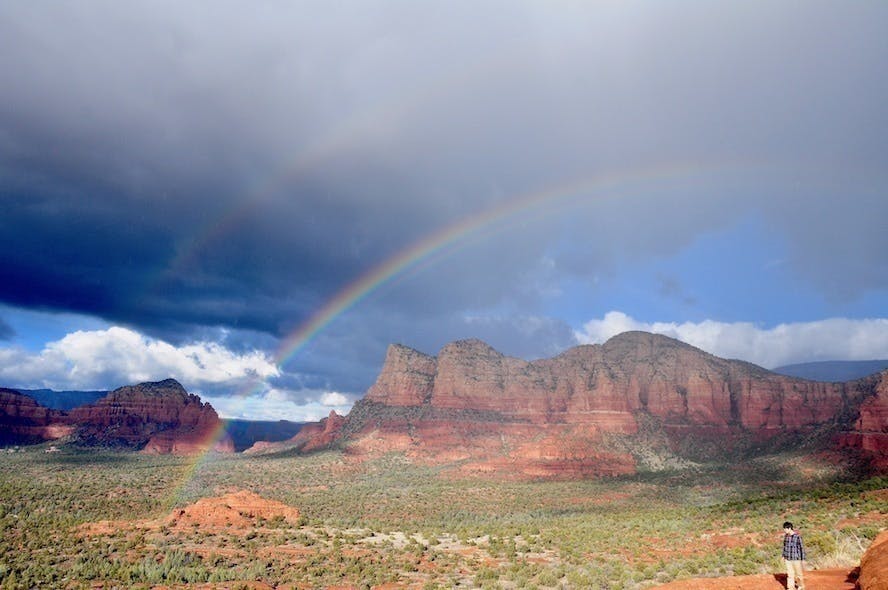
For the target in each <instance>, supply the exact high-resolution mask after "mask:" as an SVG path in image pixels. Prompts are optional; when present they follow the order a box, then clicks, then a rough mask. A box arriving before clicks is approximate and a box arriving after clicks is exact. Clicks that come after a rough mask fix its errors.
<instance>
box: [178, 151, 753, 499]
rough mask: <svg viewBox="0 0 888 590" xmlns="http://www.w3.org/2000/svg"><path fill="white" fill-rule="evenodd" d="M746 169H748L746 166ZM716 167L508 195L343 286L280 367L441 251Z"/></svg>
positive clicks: (667, 168)
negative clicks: (339, 320) (341, 318)
mask: <svg viewBox="0 0 888 590" xmlns="http://www.w3.org/2000/svg"><path fill="white" fill-rule="evenodd" d="M717 168H718V169H719V170H722V169H730V170H734V169H735V168H736V167H734V166H724V167H717ZM744 169H746V168H745V167H744ZM713 170H715V168H714V167H712V166H709V167H701V166H700V165H689V164H669V165H663V166H659V167H651V168H645V169H643V170H634V171H629V172H626V173H623V174H614V175H609V176H600V177H594V178H581V179H576V180H573V181H571V182H568V183H564V184H559V185H556V186H552V187H548V188H543V189H541V190H537V191H531V192H528V193H524V194H520V195H518V196H515V197H513V198H510V199H507V200H505V201H503V202H502V203H500V204H499V205H497V206H494V207H491V208H488V209H486V210H483V211H480V212H478V213H476V214H475V215H473V216H470V217H466V218H464V219H462V220H460V221H458V222H456V223H454V224H452V225H449V226H446V227H443V228H442V229H440V230H438V231H437V232H435V233H433V234H431V235H429V236H427V237H425V238H424V239H422V240H419V241H417V242H415V243H413V244H412V245H410V246H409V247H408V248H406V249H404V250H402V251H400V252H399V253H397V254H395V255H394V256H391V257H390V258H388V259H387V260H384V261H382V262H381V263H380V264H378V265H376V266H375V267H373V268H371V269H369V270H368V271H367V272H365V273H364V274H362V275H361V276H359V277H358V278H357V279H356V280H354V281H353V282H351V283H350V284H348V285H347V286H345V287H344V288H342V289H340V290H339V291H338V292H337V293H335V294H334V296H333V297H332V298H330V299H329V300H328V301H327V302H326V303H325V304H324V305H323V306H321V307H320V308H319V309H318V310H317V311H315V313H314V314H312V315H311V317H309V318H308V319H307V320H306V321H305V322H303V323H302V324H300V325H299V326H298V327H297V328H296V329H295V330H293V331H292V332H290V333H289V334H287V335H286V336H285V337H284V338H283V339H282V340H281V344H280V345H279V347H278V348H277V350H276V351H275V353H274V356H273V361H274V363H275V364H276V365H277V366H278V367H282V366H283V365H284V364H285V363H287V362H289V361H290V360H292V359H293V358H294V357H295V356H296V355H297V354H298V353H299V351H301V350H302V349H303V348H304V347H305V346H306V344H308V343H309V342H310V341H311V339H312V338H313V337H314V336H316V335H317V334H318V333H319V332H321V331H322V330H323V329H324V328H326V327H327V326H328V325H330V323H332V322H333V321H334V320H336V318H338V317H339V316H341V315H342V314H343V313H345V312H346V311H348V310H349V309H351V308H352V307H354V306H355V305H357V304H358V303H359V302H361V301H362V300H364V299H366V298H367V297H369V296H370V295H371V294H373V293H374V292H375V291H377V290H378V289H379V288H380V287H382V286H383V285H385V284H387V283H389V282H391V281H392V280H394V279H395V278H397V277H400V276H402V275H404V274H405V273H406V272H407V271H409V270H411V269H414V268H416V267H418V266H419V265H420V264H421V263H423V262H426V261H431V260H433V259H435V257H436V256H439V257H444V256H447V255H449V254H452V253H453V252H454V251H456V250H458V249H459V248H460V247H463V246H465V245H467V244H468V243H471V242H472V239H482V238H483V237H486V236H488V235H490V234H494V233H498V232H502V231H505V230H507V229H509V228H510V227H512V226H513V225H514V224H515V223H517V222H519V221H521V220H523V219H527V218H530V217H531V216H532V218H533V219H540V218H541V217H543V216H551V215H554V214H556V213H558V212H561V211H563V210H565V209H566V208H569V207H570V206H576V205H578V204H587V203H588V202H589V201H590V200H594V201H604V200H607V199H618V198H619V199H622V198H627V197H632V196H635V195H646V194H648V192H647V191H649V190H650V188H651V183H656V186H657V187H662V186H664V185H665V184H666V183H668V182H670V181H680V182H683V181H688V180H690V179H692V178H694V176H695V175H700V174H704V173H711V172H713ZM262 386H263V382H261V381H260V380H258V379H254V380H253V382H252V383H250V384H249V385H248V386H247V387H244V388H242V389H241V390H240V391H239V392H238V393H237V397H239V398H241V399H245V398H247V397H249V396H252V395H254V394H256V393H259V391H260V390H261V388H262ZM223 435H224V428H223V427H222V425H221V424H220V426H219V428H216V429H214V430H213V432H211V433H209V435H208V436H207V438H206V441H205V446H206V448H207V452H205V453H202V454H201V455H199V456H197V457H196V458H195V460H194V461H193V463H191V464H189V467H188V469H187V472H186V474H185V478H184V479H183V481H182V483H181V485H179V486H178V487H177V489H176V493H175V494H174V496H175V498H177V499H178V498H179V497H180V494H181V491H182V490H183V489H184V487H185V486H186V485H187V484H188V482H189V481H190V480H191V479H192V478H193V477H194V475H195V474H196V472H197V470H198V468H199V467H200V465H201V464H202V463H203V461H204V460H205V457H206V456H207V455H208V453H209V451H210V450H212V448H213V446H214V445H215V443H216V442H218V441H219V440H220V439H221V438H222V436H223Z"/></svg>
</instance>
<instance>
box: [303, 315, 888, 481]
mask: <svg viewBox="0 0 888 590" xmlns="http://www.w3.org/2000/svg"><path fill="white" fill-rule="evenodd" d="M886 376H888V372H886V373H884V374H882V375H880V376H875V377H871V378H868V379H864V380H860V381H853V382H849V383H838V384H837V383H821V382H813V381H805V380H801V379H795V378H791V377H786V376H782V375H777V374H775V373H771V372H769V371H767V370H765V369H762V368H761V367H758V366H755V365H752V364H749V363H745V362H741V361H732V360H725V359H721V358H718V357H716V356H713V355H711V354H708V353H706V352H703V351H702V350H699V349H697V348H694V347H692V346H689V345H687V344H684V343H682V342H679V341H677V340H673V339H671V338H667V337H665V336H660V335H654V334H648V333H643V332H628V333H625V334H621V335H619V336H616V337H614V338H612V339H611V340H609V341H608V342H606V343H605V344H603V345H591V346H579V347H576V348H572V349H570V350H568V351H566V352H564V353H563V354H561V355H558V356H557V357H554V358H551V359H542V360H538V361H532V362H528V361H523V360H521V359H516V358H511V357H507V356H504V355H502V354H500V353H499V352H497V351H496V350H494V349H493V348H491V347H490V346H488V345H487V344H485V343H483V342H481V341H478V340H465V341H459V342H454V343H451V344H448V345H446V346H445V347H444V348H443V349H442V350H441V351H440V353H439V354H438V356H437V357H431V356H428V355H425V354H422V353H420V352H417V351H415V350H412V349H409V348H407V347H404V346H400V345H393V346H391V347H390V348H389V351H388V354H387V356H386V360H385V363H384V366H383V369H382V372H381V373H380V375H379V378H378V379H377V381H376V383H375V384H374V385H373V386H372V387H371V388H370V389H369V390H368V392H367V395H366V396H365V398H364V399H363V400H361V401H360V402H358V404H356V406H355V408H354V409H353V410H352V412H351V413H350V414H349V416H348V418H347V419H346V420H345V423H344V424H343V425H342V426H341V428H340V430H339V432H340V434H339V435H337V436H334V437H332V442H334V443H337V444H339V443H341V442H342V441H349V447H348V448H349V449H350V450H351V451H352V452H357V453H365V452H368V453H369V452H381V451H382V450H383V449H387V450H400V451H403V452H405V453H407V454H408V455H411V456H414V457H417V458H426V459H427V460H435V458H436V457H438V458H441V457H445V458H448V460H455V459H459V458H462V459H465V460H466V461H468V463H467V464H466V468H467V469H472V465H473V461H474V462H475V464H476V465H477V469H479V470H482V469H498V468H499V467H497V466H501V465H503V464H511V468H512V469H513V470H517V471H525V472H528V473H559V472H564V473H576V474H597V473H626V472H631V471H632V470H633V469H634V467H635V459H634V458H633V456H632V455H631V454H629V453H627V452H626V449H627V448H628V447H627V446H626V445H625V444H623V445H621V444H615V441H616V443H619V442H620V440H622V441H624V442H625V441H627V440H630V439H632V438H633V437H635V439H639V438H641V437H646V439H645V440H647V441H651V440H654V439H656V436H654V435H653V434H651V432H649V431H651V430H652V429H653V430H656V432H657V433H659V435H661V438H660V439H656V440H658V441H660V442H663V443H664V444H665V445H666V446H668V447H670V451H671V452H676V453H679V454H682V455H683V456H686V457H690V458H701V459H704V458H712V457H713V456H717V455H718V454H727V453H731V452H742V451H743V450H745V449H750V448H753V447H755V446H757V445H759V446H760V445H767V444H777V442H779V441H781V440H788V439H792V438H794V437H796V436H797V435H800V434H801V435H811V436H814V435H817V436H826V435H828V434H831V435H833V436H834V437H835V436H836V435H837V434H838V435H839V437H838V438H839V439H840V440H841V441H842V442H843V444H844V445H845V446H851V447H855V448H858V449H862V450H864V451H867V452H873V453H875V454H876V455H877V456H883V455H886V454H888V450H886V445H888V443H886V440H885V435H886V432H888V426H886V424H888V392H886V387H888V386H886V382H888V377H886ZM652 425H653V426H652ZM316 433H317V428H314V429H311V428H309V429H307V430H305V432H303V433H301V434H302V435H303V436H302V438H301V444H302V445H303V447H304V448H305V449H309V448H320V447H323V446H326V445H327V444H330V443H327V442H324V443H320V444H314V443H309V442H306V441H309V440H315V441H317V440H319V439H317V438H315V439H312V437H313V436H316ZM652 437H653V438H652ZM663 437H665V438H663ZM330 438H331V437H330V436H329V435H327V439H328V440H329V439H330Z"/></svg>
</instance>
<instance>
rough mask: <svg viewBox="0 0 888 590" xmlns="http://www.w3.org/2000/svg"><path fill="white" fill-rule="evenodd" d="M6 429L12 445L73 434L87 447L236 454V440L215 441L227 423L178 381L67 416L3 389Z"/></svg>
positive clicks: (0, 401)
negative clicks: (222, 423)
mask: <svg viewBox="0 0 888 590" xmlns="http://www.w3.org/2000/svg"><path fill="white" fill-rule="evenodd" d="M0 425H2V426H3V432H4V433H5V436H6V438H9V439H11V440H8V441H7V440H4V443H6V444H9V443H10V442H28V443H32V442H41V441H44V440H55V439H58V438H61V437H64V436H69V437H71V438H72V439H73V440H76V441H77V442H79V443H81V444H86V445H96V446H112V447H121V448H130V449H139V450H141V451H143V452H145V453H164V454H165V453H175V454H194V453H199V452H203V451H206V450H207V449H208V448H209V447H213V448H214V449H215V450H217V451H219V452H233V451H234V446H233V443H232V442H231V440H230V439H229V438H227V437H223V438H222V439H221V440H219V441H216V440H214V436H215V435H216V434H217V433H218V432H219V430H220V427H221V421H220V419H219V416H218V415H217V414H216V411H215V410H214V409H213V407H212V406H210V404H208V403H203V402H201V400H200V398H199V397H198V396H196V395H193V394H189V393H188V392H186V391H185V389H184V388H183V387H182V385H180V384H179V382H178V381H176V380H174V379H167V380H165V381H158V382H154V383H142V384H139V385H131V386H126V387H121V388H119V389H115V390H114V391H112V392H110V393H109V394H108V395H107V396H105V397H104V398H102V399H100V400H99V401H97V402H96V403H94V404H88V405H85V406H80V407H78V408H74V409H73V410H71V411H70V412H62V411H56V410H50V409H49V408H45V407H43V406H41V405H39V404H37V402H35V401H34V400H33V399H31V398H29V397H27V396H25V395H22V394H19V393H18V392H15V391H13V390H9V389H0Z"/></svg>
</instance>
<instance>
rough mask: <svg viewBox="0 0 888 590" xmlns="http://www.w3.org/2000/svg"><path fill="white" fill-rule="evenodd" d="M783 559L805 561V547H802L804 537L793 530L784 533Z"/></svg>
mask: <svg viewBox="0 0 888 590" xmlns="http://www.w3.org/2000/svg"><path fill="white" fill-rule="evenodd" d="M783 559H788V560H790V561H799V560H800V561H804V560H805V549H804V547H802V538H801V537H800V536H799V534H798V533H797V532H795V531H793V532H792V533H791V534H789V535H783Z"/></svg>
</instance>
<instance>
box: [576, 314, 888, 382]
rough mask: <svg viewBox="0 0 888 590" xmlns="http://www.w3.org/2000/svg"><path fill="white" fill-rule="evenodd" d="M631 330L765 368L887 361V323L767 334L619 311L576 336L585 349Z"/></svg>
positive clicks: (741, 325) (749, 327) (799, 326)
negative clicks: (645, 318) (644, 317)
mask: <svg viewBox="0 0 888 590" xmlns="http://www.w3.org/2000/svg"><path fill="white" fill-rule="evenodd" d="M629 330H643V331H646V332H654V333H657V334H663V335H665V336H670V337H672V338H676V339H678V340H681V341H683V342H687V343H688V344H691V345H693V346H696V347H698V348H701V349H703V350H705V351H707V352H710V353H712V354H715V355H717V356H721V357H725V358H736V359H742V360H746V361H750V362H753V363H756V364H758V365H761V366H763V367H769V368H773V367H778V366H781V365H786V364H791V363H799V362H808V361H818V360H870V359H884V358H888V319H885V318H875V319H863V320H851V319H845V318H831V319H826V320H819V321H815V322H799V323H792V324H779V325H777V326H775V327H773V328H762V327H759V326H756V325H755V324H752V323H749V322H734V323H725V322H716V321H712V320H704V321H702V322H699V323H694V322H685V323H682V324H677V323H675V322H653V323H647V322H640V321H638V320H636V319H634V318H632V317H631V316H628V315H626V314H625V313H623V312H620V311H611V312H608V313H606V314H605V315H604V318H602V319H600V320H598V319H595V320H591V321H589V322H586V323H585V324H584V325H583V328H582V330H579V331H577V332H575V334H576V337H577V340H579V341H580V342H581V343H584V344H596V343H602V342H605V341H606V340H607V339H608V338H611V337H612V336H616V335H617V334H620V333H621V332H626V331H629Z"/></svg>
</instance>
